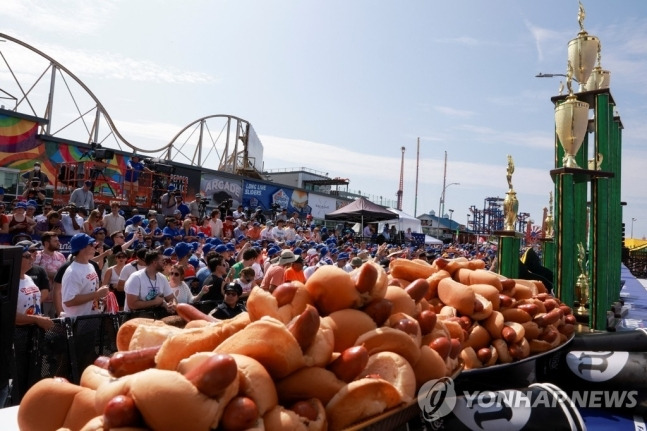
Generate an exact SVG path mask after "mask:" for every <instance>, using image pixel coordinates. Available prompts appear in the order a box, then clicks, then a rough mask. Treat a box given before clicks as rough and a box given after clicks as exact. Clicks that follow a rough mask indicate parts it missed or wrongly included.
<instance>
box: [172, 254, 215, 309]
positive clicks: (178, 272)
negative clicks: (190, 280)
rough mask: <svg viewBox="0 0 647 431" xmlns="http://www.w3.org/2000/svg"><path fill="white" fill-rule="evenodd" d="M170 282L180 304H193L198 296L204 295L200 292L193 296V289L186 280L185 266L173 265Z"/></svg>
mask: <svg viewBox="0 0 647 431" xmlns="http://www.w3.org/2000/svg"><path fill="white" fill-rule="evenodd" d="M168 282H169V284H170V285H171V290H172V291H173V295H175V300H176V301H177V303H178V304H180V303H182V304H193V302H194V301H195V300H196V298H198V297H200V296H202V295H199V294H198V295H195V296H193V294H192V293H191V289H190V288H189V286H188V285H187V284H186V282H185V281H184V267H183V266H182V265H178V264H175V265H173V266H172V267H171V272H170V276H169V280H168ZM203 290H204V289H203ZM207 291H208V289H207Z"/></svg>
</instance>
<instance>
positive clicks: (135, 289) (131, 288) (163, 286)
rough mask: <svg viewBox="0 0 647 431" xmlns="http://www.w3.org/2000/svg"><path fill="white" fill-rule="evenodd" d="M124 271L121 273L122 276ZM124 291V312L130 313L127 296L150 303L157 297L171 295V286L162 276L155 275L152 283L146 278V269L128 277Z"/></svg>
mask: <svg viewBox="0 0 647 431" xmlns="http://www.w3.org/2000/svg"><path fill="white" fill-rule="evenodd" d="M124 270H125V268H124ZM124 270H122V271H121V272H122V274H123V272H124ZM124 291H125V292H126V303H125V304H124V311H131V310H130V307H128V295H135V296H137V298H138V299H139V300H141V301H150V300H152V299H155V297H156V296H159V295H162V296H163V297H164V298H166V297H167V296H169V295H172V294H173V291H172V290H171V285H170V284H168V280H167V279H166V277H164V275H163V274H160V273H159V272H158V273H155V280H154V281H153V280H151V279H150V278H148V274H147V273H146V268H144V269H140V270H138V271H135V272H134V273H133V274H132V276H130V277H128V280H126V285H125V286H124Z"/></svg>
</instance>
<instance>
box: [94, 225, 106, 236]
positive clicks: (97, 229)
mask: <svg viewBox="0 0 647 431" xmlns="http://www.w3.org/2000/svg"><path fill="white" fill-rule="evenodd" d="M101 231H103V233H104V234H105V235H107V234H108V229H106V228H105V227H101V226H99V227H95V228H94V230H93V231H92V235H93V236H94V235H96V234H98V233H99V232H101Z"/></svg>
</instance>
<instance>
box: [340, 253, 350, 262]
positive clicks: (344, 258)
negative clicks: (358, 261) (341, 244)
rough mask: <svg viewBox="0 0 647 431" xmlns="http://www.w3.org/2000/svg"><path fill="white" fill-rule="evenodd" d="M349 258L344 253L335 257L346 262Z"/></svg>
mask: <svg viewBox="0 0 647 431" xmlns="http://www.w3.org/2000/svg"><path fill="white" fill-rule="evenodd" d="M349 258H350V256H349V255H348V253H346V252H345V251H343V252H341V253H339V256H337V260H348V259H349Z"/></svg>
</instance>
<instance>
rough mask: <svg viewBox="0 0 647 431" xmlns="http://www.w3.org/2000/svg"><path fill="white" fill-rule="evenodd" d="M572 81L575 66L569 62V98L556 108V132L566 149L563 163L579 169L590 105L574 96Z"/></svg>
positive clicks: (567, 81)
mask: <svg viewBox="0 0 647 431" xmlns="http://www.w3.org/2000/svg"><path fill="white" fill-rule="evenodd" d="M572 79H573V66H572V65H571V62H570V60H569V62H568V70H567V72H566V85H567V86H568V96H567V97H566V100H565V101H564V102H562V103H561V104H559V105H557V106H555V131H556V133H557V137H558V138H559V142H560V143H561V144H562V147H563V148H564V159H563V160H562V163H563V165H564V167H565V168H579V166H578V165H577V162H576V161H575V155H576V154H577V152H578V151H579V149H580V147H581V146H582V141H583V140H584V136H585V135H586V129H587V126H588V122H589V104H588V103H586V102H581V101H579V100H577V98H576V97H575V96H574V95H573V88H572V86H571V80H572Z"/></svg>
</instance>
